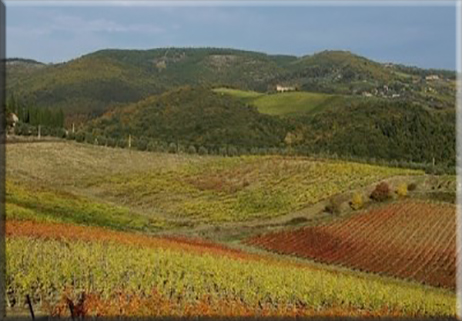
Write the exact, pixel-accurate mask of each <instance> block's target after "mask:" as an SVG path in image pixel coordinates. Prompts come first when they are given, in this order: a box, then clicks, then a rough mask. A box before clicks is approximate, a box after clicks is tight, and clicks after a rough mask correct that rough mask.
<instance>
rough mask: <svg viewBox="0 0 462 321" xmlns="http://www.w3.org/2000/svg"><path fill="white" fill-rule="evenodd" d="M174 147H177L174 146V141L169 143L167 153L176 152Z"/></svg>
mask: <svg viewBox="0 0 462 321" xmlns="http://www.w3.org/2000/svg"><path fill="white" fill-rule="evenodd" d="M176 149H177V148H176V144H175V143H170V144H169V145H168V152H169V153H176Z"/></svg>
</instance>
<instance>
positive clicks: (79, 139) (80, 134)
mask: <svg viewBox="0 0 462 321" xmlns="http://www.w3.org/2000/svg"><path fill="white" fill-rule="evenodd" d="M75 140H76V141H77V142H79V143H82V142H83V141H84V140H85V133H84V132H78V133H77V134H76V135H75Z"/></svg>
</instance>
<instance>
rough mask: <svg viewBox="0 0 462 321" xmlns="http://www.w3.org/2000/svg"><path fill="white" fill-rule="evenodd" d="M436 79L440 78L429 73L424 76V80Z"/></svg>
mask: <svg viewBox="0 0 462 321" xmlns="http://www.w3.org/2000/svg"><path fill="white" fill-rule="evenodd" d="M438 79H440V77H438V75H430V76H427V77H425V80H438Z"/></svg>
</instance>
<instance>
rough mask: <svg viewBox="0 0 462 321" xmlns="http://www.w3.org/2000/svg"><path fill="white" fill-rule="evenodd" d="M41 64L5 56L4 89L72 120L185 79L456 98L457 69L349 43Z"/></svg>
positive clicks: (447, 101)
mask: <svg viewBox="0 0 462 321" xmlns="http://www.w3.org/2000/svg"><path fill="white" fill-rule="evenodd" d="M40 66H41V67H40V68H28V69H27V70H24V68H13V67H12V66H11V64H9V65H8V67H7V68H8V73H7V78H8V81H7V84H8V86H7V90H8V92H9V93H10V94H15V95H17V96H19V97H21V98H22V99H24V100H25V101H27V100H31V101H34V102H35V103H36V104H37V105H38V106H39V107H40V106H46V107H51V108H55V107H56V108H57V107H60V108H63V109H64V110H65V112H66V115H67V117H68V119H73V120H75V119H81V120H86V119H89V118H94V117H97V116H99V115H102V114H103V113H104V112H105V111H107V110H109V109H111V108H113V107H116V106H121V105H126V104H129V103H134V102H137V101H139V100H142V99H145V98H147V97H148V96H150V95H153V94H161V93H163V92H166V91H168V90H170V89H173V88H177V87H179V86H185V85H191V86H202V87H209V88H212V87H213V88H216V87H230V88H235V89H240V90H253V91H257V92H259V93H265V92H272V91H275V87H276V85H278V84H280V85H285V86H293V87H295V88H298V90H300V91H308V92H317V93H330V94H342V95H364V96H376V97H384V98H392V97H394V98H397V97H400V98H401V99H407V100H413V101H418V102H420V103H421V104H422V105H425V106H428V107H431V108H440V109H441V108H450V107H454V104H455V82H454V80H455V72H451V71H437V70H433V71H432V70H424V69H419V68H414V67H405V66H400V65H394V64H381V63H378V62H374V61H372V60H369V59H367V58H364V57H361V56H358V55H355V54H353V53H350V52H346V51H323V52H320V53H316V54H313V55H308V56H303V57H296V56H284V55H268V54H264V53H260V52H251V51H243V50H235V49H220V48H160V49H152V50H116V49H108V50H101V51H97V52H94V53H90V54H88V55H84V56H82V57H80V58H77V59H74V60H71V61H68V62H65V63H61V64H55V65H41V64H40ZM431 76H437V78H435V77H434V78H432V77H431ZM426 77H430V78H431V79H428V80H427V79H426Z"/></svg>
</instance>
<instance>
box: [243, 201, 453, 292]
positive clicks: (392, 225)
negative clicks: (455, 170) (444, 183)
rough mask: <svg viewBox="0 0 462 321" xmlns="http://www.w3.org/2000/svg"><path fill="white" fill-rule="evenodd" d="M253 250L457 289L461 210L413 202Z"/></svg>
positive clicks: (270, 239)
mask: <svg viewBox="0 0 462 321" xmlns="http://www.w3.org/2000/svg"><path fill="white" fill-rule="evenodd" d="M248 244H251V245H254V246H259V247H263V248H265V249H268V250H271V251H276V252H278V253H282V254H290V255H296V256H300V257H304V258H310V259H314V260H317V261H320V262H324V263H329V264H338V265H344V266H347V267H350V268H355V269H360V270H364V271H368V272H374V273H379V274H384V275H389V276H395V277H399V278H406V279H413V280H416V281H419V282H422V283H425V284H430V285H433V286H442V287H446V288H452V289H454V288H455V285H456V279H455V276H456V208H455V206H454V205H450V204H432V203H426V202H416V201H408V202H401V203H398V204H392V205H388V206H382V207H380V208H377V209H373V210H370V211H367V212H364V213H362V214H358V215H354V216H351V217H350V218H347V219H342V220H336V221H334V222H333V223H330V224H326V225H320V226H315V227H307V228H303V229H299V230H288V231H283V232H279V233H273V234H267V235H262V236H258V237H254V238H252V239H250V240H248Z"/></svg>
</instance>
